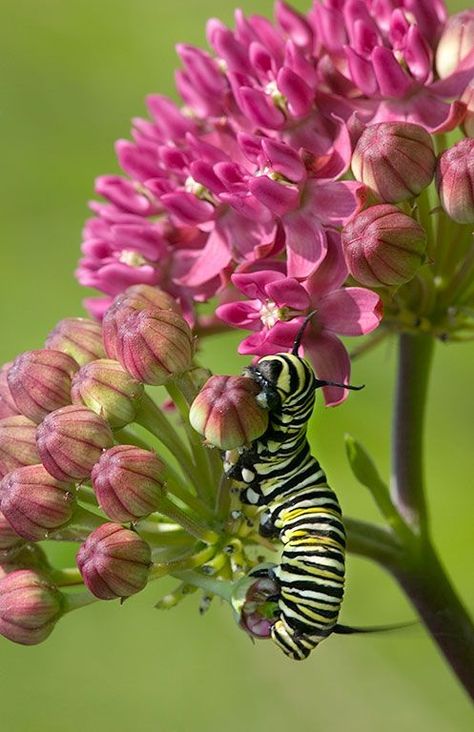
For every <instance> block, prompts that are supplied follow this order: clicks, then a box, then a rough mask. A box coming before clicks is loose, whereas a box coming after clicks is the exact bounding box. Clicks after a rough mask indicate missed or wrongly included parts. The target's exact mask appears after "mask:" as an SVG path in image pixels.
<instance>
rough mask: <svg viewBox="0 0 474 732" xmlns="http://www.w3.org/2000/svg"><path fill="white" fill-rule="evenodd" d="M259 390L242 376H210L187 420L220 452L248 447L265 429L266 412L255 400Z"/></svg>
mask: <svg viewBox="0 0 474 732" xmlns="http://www.w3.org/2000/svg"><path fill="white" fill-rule="evenodd" d="M260 390H261V389H260V387H259V386H258V385H257V384H256V383H255V381H253V379H249V378H247V377H245V376H211V378H210V379H208V380H207V382H206V383H205V385H204V387H203V388H202V389H201V391H200V392H199V394H198V395H197V397H196V399H195V400H194V402H193V403H192V405H191V409H190V412H189V421H190V423H191V425H192V427H193V428H194V429H195V430H196V432H199V434H200V435H203V436H204V437H205V438H206V441H207V442H208V443H209V444H211V445H215V446H216V447H219V448H220V449H221V450H233V449H235V448H237V447H241V446H242V445H248V444H249V443H250V442H253V440H256V439H257V438H258V437H260V435H263V433H264V432H265V430H266V429H267V426H268V412H267V411H266V410H265V409H262V408H261V407H260V406H259V405H258V403H257V401H256V397H257V394H258V393H259V392H260Z"/></svg>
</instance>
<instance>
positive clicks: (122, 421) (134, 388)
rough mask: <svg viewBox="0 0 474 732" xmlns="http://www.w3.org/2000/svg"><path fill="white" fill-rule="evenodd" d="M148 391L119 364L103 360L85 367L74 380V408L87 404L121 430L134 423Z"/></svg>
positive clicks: (72, 392) (72, 394)
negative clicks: (77, 405)
mask: <svg viewBox="0 0 474 732" xmlns="http://www.w3.org/2000/svg"><path fill="white" fill-rule="evenodd" d="M143 393H144V388H143V384H141V383H140V382H139V381H137V380H136V379H134V378H132V377H131V376H130V374H128V373H127V372H126V371H125V370H124V369H123V368H122V366H121V365H120V364H119V363H118V361H113V360H112V359H108V358H101V359H98V360H97V361H92V362H91V363H88V364H86V365H85V366H83V367H82V368H81V369H80V370H79V371H78V373H77V374H76V375H75V377H74V378H73V380H72V387H71V398H72V401H73V403H74V404H84V406H86V407H89V409H92V411H93V412H96V413H97V414H99V415H100V416H101V417H103V418H104V419H105V420H106V421H107V422H108V423H109V424H110V426H111V427H112V429H120V428H121V427H125V425H127V424H130V422H133V421H134V419H135V416H136V413H137V408H138V405H139V404H140V401H141V399H142V397H143Z"/></svg>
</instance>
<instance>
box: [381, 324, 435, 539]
mask: <svg viewBox="0 0 474 732" xmlns="http://www.w3.org/2000/svg"><path fill="white" fill-rule="evenodd" d="M433 349H434V341H433V338H432V337H431V336H430V335H416V336H414V335H410V334H408V333H402V334H401V335H400V343H399V358H398V381H397V388H396V397H395V412H394V420H393V433H392V434H393V442H392V456H393V469H392V481H391V494H392V500H393V503H394V505H395V506H396V507H397V509H398V511H399V513H400V514H401V516H403V518H404V519H405V521H406V522H407V524H408V525H409V526H410V527H411V528H412V530H413V531H414V532H415V533H420V532H421V533H424V532H425V531H426V521H427V512H426V503H425V496H424V487H423V439H424V419H425V407H426V396H427V392H428V383H429V375H430V366H431V360H432V355H433Z"/></svg>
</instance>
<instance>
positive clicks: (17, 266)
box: [0, 0, 474, 732]
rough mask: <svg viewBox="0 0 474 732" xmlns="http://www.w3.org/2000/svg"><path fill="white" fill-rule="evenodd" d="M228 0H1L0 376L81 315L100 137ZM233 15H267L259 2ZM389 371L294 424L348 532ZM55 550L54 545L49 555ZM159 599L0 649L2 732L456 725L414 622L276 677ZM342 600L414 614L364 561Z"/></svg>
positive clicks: (437, 510)
mask: <svg viewBox="0 0 474 732" xmlns="http://www.w3.org/2000/svg"><path fill="white" fill-rule="evenodd" d="M235 1H236V0H155V1H152V0H134V1H133V2H130V1H127V0H100V2H96V1H95V0H72V1H71V2H65V0H39V2H38V1H37V0H2V2H1V7H0V37H1V39H0V49H1V50H0V76H1V82H0V130H1V132H0V135H1V141H2V142H1V151H2V152H1V158H2V173H1V176H0V187H1V195H0V208H1V209H2V215H1V221H2V224H1V231H2V235H1V243H0V323H1V338H0V363H2V362H4V361H6V360H9V359H10V358H12V357H14V356H15V354H16V353H18V352H19V351H22V350H26V349H30V348H38V347H41V345H42V342H43V340H44V337H45V335H46V333H47V332H48V331H49V330H50V329H51V328H52V326H53V325H54V324H55V322H56V321H57V320H59V319H60V318H62V317H65V316H69V315H77V314H80V313H81V304H80V303H81V298H82V297H83V295H84V292H83V290H82V289H81V288H80V287H79V286H78V285H77V284H76V283H75V281H74V278H73V270H74V267H75V263H76V260H77V257H78V252H79V241H80V229H81V225H82V222H83V220H84V219H85V217H86V215H87V209H86V201H87V200H88V199H89V198H90V197H91V196H92V188H93V179H94V177H95V176H96V175H98V174H102V173H111V172H115V171H116V170H117V168H116V163H115V159H114V153H113V141H114V140H115V139H116V138H119V137H125V136H127V135H128V130H129V119H130V118H131V117H132V116H134V115H140V114H144V104H143V97H144V96H145V94H146V93H148V92H151V91H160V92H162V93H167V94H173V68H174V67H175V65H176V57H175V52H174V44H175V43H176V42H178V41H185V42H189V43H194V44H196V45H203V44H204V24H205V21H206V19H207V18H208V17H211V16H217V17H220V18H221V19H223V20H224V21H227V22H229V23H231V22H232V11H233V7H234V2H235ZM240 6H241V7H242V8H243V9H244V10H245V11H247V12H260V13H264V14H271V9H272V3H271V2H268V1H266V2H263V1H262V0H253V1H251V0H242V1H241V2H240ZM296 6H297V7H298V8H300V9H304V8H305V7H307V3H306V2H304V0H298V2H296ZM450 7H451V9H452V11H455V10H460V9H462V8H464V7H467V3H466V2H461V1H459V2H451V3H450ZM224 341H225V342H224ZM237 341H238V338H237V337H236V336H234V335H229V336H226V337H225V339H224V338H222V339H219V341H218V342H217V341H215V340H214V341H212V340H209V342H208V343H206V344H205V347H204V358H203V360H205V361H206V362H207V365H209V366H210V367H212V368H213V369H214V370H216V371H219V372H224V373H238V372H239V371H240V369H241V368H242V364H243V363H245V361H244V360H243V359H242V358H240V357H239V358H238V357H236V356H235V355H234V354H235V347H236V344H237ZM473 357H474V348H473V345H472V344H469V345H462V346H441V345H439V346H438V347H437V351H436V360H435V367H434V375H433V380H432V384H431V404H430V408H429V414H428V432H427V448H428V450H427V461H428V464H427V470H428V493H429V496H428V497H429V503H430V506H431V514H432V524H433V533H434V537H435V542H436V545H437V546H438V548H439V550H440V553H441V555H442V557H443V561H444V563H445V564H446V566H447V568H448V570H449V572H450V575H451V577H452V579H453V581H454V583H455V585H456V587H457V588H458V590H459V592H460V593H461V595H462V597H463V598H464V600H465V602H466V604H467V605H468V606H469V607H470V608H473V607H474V587H473V583H472V518H471V517H472V510H473V508H474V499H473V494H472V491H473V484H472V483H473V478H472V476H473V474H474V471H473V467H474V466H473V451H472V438H473V425H472V411H473V410H472V407H473V398H472V374H473V363H474V359H473ZM394 359H395V344H394V343H392V344H388V345H384V346H383V347H381V348H380V349H379V351H378V352H376V353H374V354H371V355H370V356H368V357H366V358H364V359H362V360H360V361H359V362H357V363H356V365H355V367H354V376H353V382H354V383H359V382H364V383H366V384H367V388H366V389H365V390H364V392H362V393H360V394H357V395H354V396H353V397H351V398H350V400H349V401H348V403H347V404H345V405H343V406H341V407H339V408H338V409H336V410H323V409H320V411H319V413H318V414H317V416H316V417H315V419H314V424H313V427H312V438H313V440H314V444H315V445H316V446H317V451H318V454H319V455H320V457H321V460H322V462H323V464H324V465H325V466H326V468H327V471H328V473H329V475H330V478H331V480H332V483H333V485H334V486H335V488H336V490H337V491H338V493H339V495H340V498H341V502H342V504H343V508H344V510H345V512H346V513H348V514H352V515H354V516H358V517H361V518H367V519H370V518H371V519H374V520H378V516H377V514H376V510H375V509H374V507H373V506H372V503H371V500H370V497H369V496H368V495H367V494H366V493H365V492H364V489H363V488H362V487H361V486H358V485H357V484H356V483H355V481H354V479H353V478H352V477H351V475H350V472H349V470H348V467H347V464H346V461H345V456H344V449H343V435H344V432H346V431H347V432H351V433H352V434H354V435H355V436H356V437H357V438H358V439H359V440H361V441H362V442H363V443H364V444H365V445H366V446H368V447H369V449H370V450H371V451H372V453H373V454H374V455H376V456H378V460H379V465H380V467H381V469H382V470H383V471H384V472H385V474H387V473H388V470H389V420H390V412H391V403H392V386H393V364H394ZM69 553H70V550H69ZM66 555H67V550H66V553H64V552H63V553H62V554H61V551H60V550H58V559H62V561H66V559H65V557H66ZM169 587H170V585H169V584H168V583H167V581H166V580H161V581H160V582H155V583H154V584H152V585H151V586H150V587H149V588H148V589H147V590H146V591H145V592H143V593H141V595H139V596H137V597H134V598H132V599H130V600H129V601H127V602H126V603H125V604H124V605H123V606H120V605H119V604H118V603H117V602H112V603H105V602H102V603H98V604H97V605H94V606H91V607H89V608H86V609H83V610H81V611H79V612H77V613H74V614H72V615H70V616H68V617H67V618H66V619H64V620H62V621H61V622H60V623H59V624H58V626H57V627H56V630H55V631H54V633H53V635H52V636H51V637H50V639H49V640H48V641H47V642H46V643H44V644H43V645H41V646H39V647H34V648H23V647H20V646H16V645H13V644H11V643H9V642H7V641H5V640H4V639H0V717H1V721H0V726H1V728H2V730H4V732H43V731H44V732H79V731H81V732H82V730H85V729H88V730H92V731H95V730H99V729H100V730H101V731H102V732H109V730H110V731H112V730H113V731H114V732H125V730H131V729H133V730H136V731H137V732H148V731H150V732H151V731H152V730H160V731H163V732H184V731H186V732H188V731H189V732H204V731H206V732H217V731H218V730H219V731H220V730H226V731H227V732H234V731H237V730H242V729H244V728H245V729H250V730H257V729H263V730H267V729H268V730H272V732H283V731H285V732H287V731H288V730H296V729H299V728H300V729H305V730H312V731H313V730H314V731H315V732H318V731H319V730H326V729H331V730H334V732H340V731H342V730H349V731H355V732H357V731H358V730H366V731H368V732H372V731H374V730H384V731H385V732H395V730H397V731H398V730H399V729H400V728H404V729H408V730H420V731H421V732H423V731H424V730H430V732H445V731H446V730H452V731H453V732H458V731H462V730H467V729H470V728H471V727H470V722H471V721H472V720H471V718H470V707H469V703H468V701H467V699H466V698H465V696H464V693H463V692H462V691H461V690H460V688H459V687H458V685H457V683H456V681H455V680H454V679H453V677H452V676H451V674H450V672H449V670H448V668H447V667H446V666H445V664H444V661H443V660H442V659H441V657H440V656H439V654H438V652H437V650H436V649H435V648H434V646H433V645H432V643H431V641H430V640H429V638H428V637H427V636H426V634H425V632H424V630H423V629H422V628H421V627H418V628H415V629H411V630H407V631H403V632H397V633H392V634H387V635H379V636H375V635H374V636H368V637H355V638H346V637H341V638H338V637H333V638H332V639H331V640H330V641H329V642H327V643H324V644H323V645H322V646H321V647H320V649H318V651H317V652H315V653H314V654H313V655H312V656H311V658H310V660H308V661H306V662H305V663H303V664H293V663H291V662H290V661H288V660H287V659H285V658H284V657H283V656H282V655H281V654H280V653H279V651H278V650H277V649H275V648H274V647H273V646H272V644H271V643H260V644H258V645H256V646H253V645H252V643H250V642H249V640H248V639H247V638H246V636H245V635H244V634H243V633H242V632H241V631H239V630H238V628H237V627H236V626H235V625H234V624H233V621H232V618H231V616H230V612H229V611H228V609H227V608H226V607H221V606H220V605H219V602H215V605H214V606H213V607H212V608H211V610H210V611H209V613H208V614H207V615H206V616H204V617H200V616H199V615H198V612H197V599H196V596H193V597H191V598H190V599H189V600H188V601H187V602H186V603H183V604H182V605H180V606H179V607H178V608H177V609H175V610H174V611H172V612H167V613H166V612H158V611H156V610H154V609H153V604H154V603H155V602H156V600H157V599H158V598H159V597H160V596H161V595H162V594H164V593H165V592H166V591H167V590H168V589H169ZM347 587H348V590H347V599H346V601H345V603H344V609H343V616H342V620H343V622H346V623H352V624H361V625H364V624H365V625H369V624H377V623H384V622H392V621H399V620H404V619H408V618H411V617H412V615H413V613H412V610H411V608H410V606H409V604H408V603H407V601H406V600H405V599H404V597H403V595H402V594H401V592H400V591H399V589H398V588H397V587H396V586H395V584H394V582H393V581H392V580H391V578H390V577H388V576H387V575H385V574H384V573H383V572H382V571H381V570H380V569H379V568H377V567H376V566H374V565H372V564H370V563H368V562H365V561H362V560H360V559H357V558H354V557H349V569H348V583H347ZM446 630H447V632H449V628H447V629H446Z"/></svg>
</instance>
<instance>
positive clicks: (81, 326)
mask: <svg viewBox="0 0 474 732" xmlns="http://www.w3.org/2000/svg"><path fill="white" fill-rule="evenodd" d="M45 346H46V348H54V349H55V350H57V351H62V352H63V353H67V354H68V355H69V356H71V358H73V359H74V360H75V361H77V363H78V364H79V366H83V365H84V364H85V363H89V362H90V361H95V359H96V358H104V356H105V350H104V344H103V342H102V328H101V326H100V324H99V323H96V322H95V321H94V320H89V318H64V320H60V321H59V323H58V324H57V325H56V326H55V327H54V328H53V330H52V331H51V332H50V334H49V335H48V337H47V339H46V342H45Z"/></svg>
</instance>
